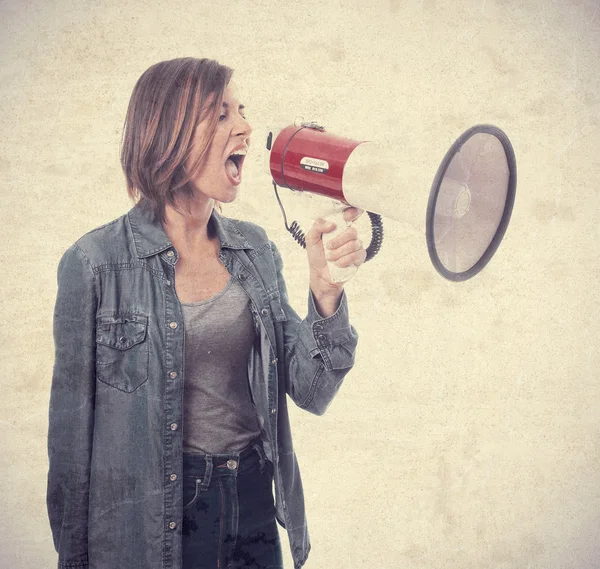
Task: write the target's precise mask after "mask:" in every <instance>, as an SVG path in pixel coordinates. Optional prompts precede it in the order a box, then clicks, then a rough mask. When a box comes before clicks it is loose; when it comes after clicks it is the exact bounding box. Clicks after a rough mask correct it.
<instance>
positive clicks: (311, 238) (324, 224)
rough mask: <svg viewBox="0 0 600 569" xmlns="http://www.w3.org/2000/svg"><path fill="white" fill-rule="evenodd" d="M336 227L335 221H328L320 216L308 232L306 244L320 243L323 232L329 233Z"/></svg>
mask: <svg viewBox="0 0 600 569" xmlns="http://www.w3.org/2000/svg"><path fill="white" fill-rule="evenodd" d="M335 227H336V226H335V223H334V222H333V221H326V220H325V219H323V218H321V217H320V218H319V219H317V220H316V221H315V222H314V223H313V225H312V227H311V228H310V231H309V232H308V233H307V234H306V238H305V242H306V245H311V246H312V245H316V244H318V243H319V242H320V241H321V240H322V238H323V233H329V232H331V231H333V230H334V229H335Z"/></svg>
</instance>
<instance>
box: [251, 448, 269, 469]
mask: <svg viewBox="0 0 600 569" xmlns="http://www.w3.org/2000/svg"><path fill="white" fill-rule="evenodd" d="M252 448H253V449H254V450H255V451H256V452H257V453H258V458H259V460H260V473H261V474H262V473H263V472H264V471H265V460H266V459H267V456H266V455H265V451H264V449H263V447H262V444H261V443H260V442H258V443H252Z"/></svg>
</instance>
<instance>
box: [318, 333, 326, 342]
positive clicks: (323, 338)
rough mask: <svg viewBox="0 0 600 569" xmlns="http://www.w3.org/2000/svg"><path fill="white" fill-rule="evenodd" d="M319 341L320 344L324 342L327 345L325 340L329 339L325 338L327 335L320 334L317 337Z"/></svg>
mask: <svg viewBox="0 0 600 569" xmlns="http://www.w3.org/2000/svg"><path fill="white" fill-rule="evenodd" d="M317 339H318V340H319V342H323V343H325V340H326V339H327V338H326V337H325V334H319V335H318V336H317Z"/></svg>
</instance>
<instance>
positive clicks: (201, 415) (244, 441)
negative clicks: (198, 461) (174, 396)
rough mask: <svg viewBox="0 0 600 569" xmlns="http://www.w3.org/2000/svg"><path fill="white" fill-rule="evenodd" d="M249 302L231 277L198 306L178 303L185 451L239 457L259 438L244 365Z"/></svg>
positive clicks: (250, 328) (250, 336)
mask: <svg viewBox="0 0 600 569" xmlns="http://www.w3.org/2000/svg"><path fill="white" fill-rule="evenodd" d="M249 302H250V300H249V298H248V296H247V294H246V293H245V292H244V289H243V288H242V287H241V286H240V285H239V283H238V282H237V281H236V280H235V279H232V278H231V277H230V278H229V281H228V283H227V285H226V286H225V288H224V289H223V290H222V291H221V292H219V293H217V294H216V295H215V296H213V297H211V298H209V299H207V300H203V301H200V302H187V303H184V302H182V303H181V305H182V310H183V318H184V327H185V343H184V356H185V363H184V365H185V368H184V405H183V451H184V452H186V453H203V454H218V453H226V452H237V451H240V450H242V449H243V448H245V447H246V446H247V445H248V443H249V442H250V441H251V440H252V439H254V438H255V437H257V436H259V435H260V433H261V429H260V426H259V422H258V417H257V414H256V409H255V407H254V404H253V403H252V397H251V394H250V385H249V382H248V368H247V360H248V355H249V352H250V348H251V346H252V343H253V342H254V338H255V331H254V323H253V319H252V313H251V311H250V307H249Z"/></svg>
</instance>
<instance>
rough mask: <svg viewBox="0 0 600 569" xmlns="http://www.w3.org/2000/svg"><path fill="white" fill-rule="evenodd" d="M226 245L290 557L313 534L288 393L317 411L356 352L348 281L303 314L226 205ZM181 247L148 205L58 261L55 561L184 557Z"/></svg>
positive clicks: (165, 562) (147, 566)
mask: <svg viewBox="0 0 600 569" xmlns="http://www.w3.org/2000/svg"><path fill="white" fill-rule="evenodd" d="M211 220H212V223H213V224H214V227H215V229H216V232H217V235H218V238H219V242H220V252H219V257H220V259H221V261H222V262H223V263H224V265H225V266H226V267H227V269H228V271H229V272H230V273H231V275H232V276H233V277H234V278H235V279H237V280H238V282H239V283H240V284H241V285H242V287H243V288H244V290H245V291H246V293H247V294H248V296H249V298H250V301H251V303H250V304H251V309H252V313H253V317H254V323H255V328H256V331H257V341H256V342H255V344H254V346H253V348H252V350H251V354H250V357H249V358H248V377H249V382H250V389H251V394H252V398H253V401H254V404H255V406H256V411H257V414H258V417H259V421H260V425H261V429H262V436H263V441H264V445H265V451H266V453H267V456H268V458H269V459H270V460H271V461H272V462H273V464H274V466H275V468H274V472H275V474H274V479H275V503H276V510H277V519H278V521H279V523H280V524H281V525H282V526H283V527H285V528H286V529H287V532H288V537H289V542H290V548H291V552H292V557H293V559H294V567H295V568H296V569H299V568H300V567H301V566H302V565H303V564H304V563H305V561H306V558H307V556H308V553H309V550H310V540H309V534H308V530H307V524H306V516H305V509H304V497H303V491H302V482H301V478H300V472H299V469H298V462H297V460H296V455H295V453H294V448H293V445H292V437H291V433H290V424H289V419H288V410H287V396H289V397H290V398H291V399H292V400H293V401H294V403H295V404H296V405H298V406H299V407H301V408H303V409H306V410H307V411H310V412H312V413H315V414H317V415H321V414H322V413H323V412H324V411H325V410H326V408H327V406H328V405H329V403H330V402H331V400H332V399H333V397H334V395H335V394H336V392H337V391H338V389H339V387H340V385H341V383H342V380H343V378H344V376H345V375H346V374H347V373H348V371H349V370H350V368H351V367H352V365H353V363H354V353H355V349H356V344H357V334H356V331H355V330H354V328H353V327H352V326H351V325H350V324H349V321H348V308H347V301H346V295H345V293H344V294H343V295H342V300H341V303H340V306H339V308H338V310H337V311H336V313H335V314H333V315H332V316H331V317H329V318H323V317H321V316H320V314H319V313H318V311H317V310H316V307H315V304H314V298H313V297H312V293H309V300H308V314H307V316H306V318H305V319H304V320H302V319H300V318H299V317H298V315H297V314H296V312H294V310H293V308H292V307H291V306H290V304H289V301H288V295H287V292H286V287H285V283H284V280H283V276H282V273H281V270H282V261H281V257H280V255H279V252H278V251H277V248H276V247H275V245H274V244H273V243H272V242H271V241H269V239H268V237H267V235H266V233H265V232H264V230H263V229H261V228H260V227H258V226H257V225H255V224H253V223H249V222H243V221H235V220H232V219H228V218H226V217H223V216H221V215H220V214H218V213H217V212H216V211H215V212H213V214H212V216H211ZM177 259H178V252H177V251H176V249H175V248H174V246H173V245H172V243H171V242H170V241H169V238H168V237H167V234H166V233H165V231H164V229H163V227H162V225H161V223H160V221H158V220H156V219H155V218H154V216H153V215H152V214H151V212H149V210H147V209H146V208H144V207H142V206H141V205H140V204H137V205H136V206H134V207H133V208H132V209H131V210H130V211H129V212H128V213H127V214H125V215H123V216H121V217H119V218H118V219H116V220H114V221H112V222H110V223H107V224H105V225H103V226H101V227H98V228H96V229H94V230H92V231H90V232H89V233H87V234H85V235H84V236H83V237H81V238H80V239H79V240H78V241H77V242H76V243H74V244H73V245H72V246H71V247H70V248H69V249H68V250H67V251H66V252H65V253H64V255H63V257H62V258H61V260H60V263H59V265H58V293H57V298H56V306H55V311H54V341H55V362H54V369H53V376H52V387H51V393H50V409H49V431H48V457H49V471H48V488H47V507H48V516H49V520H50V526H51V529H52V534H53V539H54V545H55V548H56V550H57V552H58V567H59V568H64V569H66V568H74V567H77V568H89V569H182V566H181V564H182V562H181V522H182V517H183V512H182V506H183V504H182V501H183V489H182V459H183V446H182V434H183V433H182V425H183V417H182V413H183V396H184V389H183V385H184V369H183V365H184V327H183V314H182V310H181V305H180V303H179V300H178V298H177V294H176V291H175V264H176V263H177Z"/></svg>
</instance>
